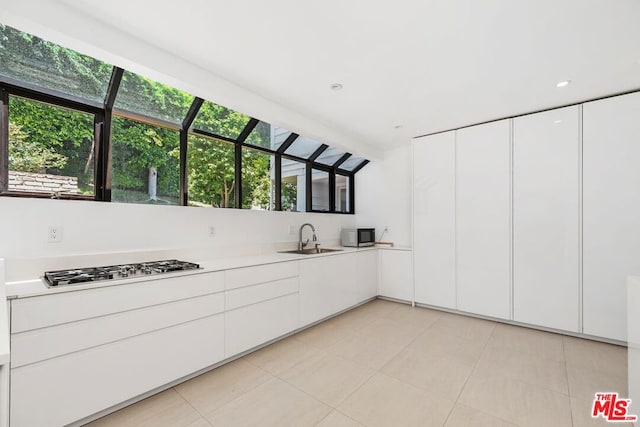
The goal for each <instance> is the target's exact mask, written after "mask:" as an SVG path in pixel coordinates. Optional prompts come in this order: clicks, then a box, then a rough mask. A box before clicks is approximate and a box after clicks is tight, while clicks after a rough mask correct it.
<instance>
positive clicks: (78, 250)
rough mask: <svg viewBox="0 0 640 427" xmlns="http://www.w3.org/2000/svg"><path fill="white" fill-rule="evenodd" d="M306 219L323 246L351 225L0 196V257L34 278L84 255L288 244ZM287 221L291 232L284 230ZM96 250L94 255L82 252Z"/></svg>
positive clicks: (303, 216) (133, 257) (20, 275)
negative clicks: (52, 233)
mask: <svg viewBox="0 0 640 427" xmlns="http://www.w3.org/2000/svg"><path fill="white" fill-rule="evenodd" d="M305 222H311V223H312V224H313V225H314V226H315V227H316V230H317V235H318V239H319V241H320V242H321V243H323V244H325V245H327V246H328V245H335V244H336V243H337V242H338V239H339V237H340V229H341V227H350V226H353V225H355V218H354V216H353V215H335V214H309V213H298V212H268V211H251V210H241V209H215V208H195V207H182V206H158V205H134V204H121V203H100V202H93V201H71V200H49V199H28V198H11V197H2V198H0V258H5V259H6V274H7V277H6V279H7V281H15V280H27V279H33V278H35V277H37V276H38V275H41V274H42V273H43V272H44V271H45V269H48V270H51V269H56V268H71V267H74V266H75V267H81V266H85V265H84V263H86V262H92V263H94V264H88V265H86V266H90V265H100V263H103V264H102V265H104V264H110V263H112V262H135V261H141V260H143V259H142V258H145V259H154V257H159V256H167V257H169V256H176V257H178V256H181V257H186V258H185V259H186V260H193V261H198V260H203V259H208V258H214V257H219V256H234V255H246V254H258V253H267V252H273V251H275V250H277V249H293V248H295V246H296V244H295V242H297V239H298V233H297V230H298V227H299V226H300V225H301V224H303V223H305ZM50 225H61V226H62V227H63V228H64V233H63V241H62V242H60V243H48V242H47V230H48V226H50ZM211 226H213V227H215V235H214V236H213V237H210V236H209V228H210V227H211ZM289 226H293V227H294V228H295V234H293V235H290V234H289ZM307 231H308V230H307ZM131 252H134V254H132V253H131ZM95 254H101V255H100V256H99V257H96V256H87V255H95ZM137 257H142V258H137ZM187 258H188V259H187ZM96 262H97V263H96ZM78 263H81V264H78ZM34 275H35V276H34Z"/></svg>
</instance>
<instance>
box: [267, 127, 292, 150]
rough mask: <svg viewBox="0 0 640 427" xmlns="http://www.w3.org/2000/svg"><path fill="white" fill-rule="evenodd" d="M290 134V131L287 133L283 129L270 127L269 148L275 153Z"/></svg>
mask: <svg viewBox="0 0 640 427" xmlns="http://www.w3.org/2000/svg"><path fill="white" fill-rule="evenodd" d="M291 133H292V132H291V131H288V130H286V129H285V128H281V127H279V126H275V125H271V138H272V141H271V148H272V149H273V150H276V151H277V150H278V149H279V148H280V146H281V145H282V143H283V142H285V141H286V140H287V138H289V136H290V135H291Z"/></svg>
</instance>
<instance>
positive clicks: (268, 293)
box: [225, 277, 298, 310]
mask: <svg viewBox="0 0 640 427" xmlns="http://www.w3.org/2000/svg"><path fill="white" fill-rule="evenodd" d="M294 292H298V278H297V277H290V278H288V279H282V280H277V281H275V282H268V283H261V284H259V285H253V286H246V287H244V288H238V289H233V290H230V291H227V292H225V308H226V310H233V309H236V308H240V307H243V306H246V305H251V304H255V303H257V302H261V301H267V300H270V299H273V298H277V297H281V296H284V295H288V294H291V293H294Z"/></svg>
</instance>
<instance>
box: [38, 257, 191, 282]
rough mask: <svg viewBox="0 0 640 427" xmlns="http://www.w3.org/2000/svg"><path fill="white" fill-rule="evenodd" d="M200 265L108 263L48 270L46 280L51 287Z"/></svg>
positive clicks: (148, 274) (160, 262) (182, 263)
mask: <svg viewBox="0 0 640 427" xmlns="http://www.w3.org/2000/svg"><path fill="white" fill-rule="evenodd" d="M198 268H200V265H198V264H194V263H192V262H186V261H178V260H176V259H168V260H163V261H151V262H141V263H136V264H120V265H108V266H104V267H86V268H74V269H70V270H57V271H47V272H45V273H44V280H45V282H46V284H47V286H49V287H53V286H61V285H76V284H79V283H86V282H95V281H97V280H110V279H127V278H132V277H140V276H150V275H154V274H163V273H171V272H174V271H182V270H196V269H198Z"/></svg>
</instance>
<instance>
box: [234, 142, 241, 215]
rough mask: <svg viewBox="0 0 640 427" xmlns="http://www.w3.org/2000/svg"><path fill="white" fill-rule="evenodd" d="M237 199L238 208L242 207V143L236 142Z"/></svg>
mask: <svg viewBox="0 0 640 427" xmlns="http://www.w3.org/2000/svg"><path fill="white" fill-rule="evenodd" d="M235 156H236V159H235V165H234V167H235V176H236V179H235V181H236V182H235V190H234V191H235V195H234V197H235V199H236V203H235V205H236V209H242V144H240V143H236V144H235Z"/></svg>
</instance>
